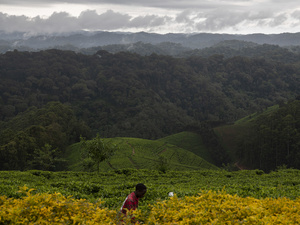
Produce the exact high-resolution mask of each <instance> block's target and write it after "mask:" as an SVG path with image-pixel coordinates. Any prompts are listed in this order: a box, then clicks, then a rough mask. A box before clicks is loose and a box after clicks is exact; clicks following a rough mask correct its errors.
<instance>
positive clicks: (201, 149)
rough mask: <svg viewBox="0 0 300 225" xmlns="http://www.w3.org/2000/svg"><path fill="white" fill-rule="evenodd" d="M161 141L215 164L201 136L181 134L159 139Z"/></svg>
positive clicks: (187, 133) (189, 133)
mask: <svg viewBox="0 0 300 225" xmlns="http://www.w3.org/2000/svg"><path fill="white" fill-rule="evenodd" d="M159 141H163V142H166V143H168V144H172V145H176V146H177V147H179V148H183V149H186V150H188V151H190V152H192V153H194V154H195V155H198V156H200V157H201V158H203V159H204V160H206V161H208V162H210V163H212V164H214V160H213V159H212V157H211V155H210V153H209V151H208V149H207V147H206V146H205V145H204V143H203V141H202V137H201V135H199V134H196V133H193V132H186V131H185V132H180V133H177V134H174V135H170V136H167V137H164V138H161V139H159Z"/></svg>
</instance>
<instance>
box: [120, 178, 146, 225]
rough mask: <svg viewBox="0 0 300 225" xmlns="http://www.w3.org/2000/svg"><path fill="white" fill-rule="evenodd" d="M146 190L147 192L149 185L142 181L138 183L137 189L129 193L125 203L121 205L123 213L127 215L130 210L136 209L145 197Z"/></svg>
mask: <svg viewBox="0 0 300 225" xmlns="http://www.w3.org/2000/svg"><path fill="white" fill-rule="evenodd" d="M146 192H147V187H146V186H145V185H144V184H142V183H139V184H137V185H136V186H135V191H134V192H132V193H131V194H129V195H128V196H127V198H126V199H125V201H124V202H123V205H122V207H121V212H122V214H123V215H125V216H126V214H127V212H128V211H130V210H136V209H137V208H138V205H139V199H140V198H143V197H144V195H145V194H146ZM132 220H133V221H134V220H135V218H134V217H133V218H132Z"/></svg>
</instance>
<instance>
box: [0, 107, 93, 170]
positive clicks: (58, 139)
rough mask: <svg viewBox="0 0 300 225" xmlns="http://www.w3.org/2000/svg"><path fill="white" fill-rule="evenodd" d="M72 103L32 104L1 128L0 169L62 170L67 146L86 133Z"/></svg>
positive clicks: (86, 130)
mask: <svg viewBox="0 0 300 225" xmlns="http://www.w3.org/2000/svg"><path fill="white" fill-rule="evenodd" d="M79 124H81V123H80V122H79V121H78V120H77V119H76V117H75V115H74V114H73V111H72V109H71V108H70V107H69V106H66V105H63V104H61V103H59V102H49V103H48V104H47V105H45V106H44V107H43V108H40V109H38V108H35V107H32V108H29V109H28V110H27V111H26V112H23V113H20V114H18V115H17V116H16V117H14V118H13V119H11V120H10V121H7V122H4V123H3V127H1V129H0V137H1V139H0V155H1V159H0V162H1V163H0V164H1V165H0V169H2V170H12V169H15V170H26V169H40V170H62V169H64V167H65V161H64V160H63V159H62V155H63V153H64V151H65V149H66V147H67V146H68V145H70V144H72V143H74V142H75V141H77V140H79V136H80V135H81V132H82V131H83V133H82V134H87V133H88V129H87V128H86V127H84V126H83V127H81V128H79V129H77V128H78V126H79Z"/></svg>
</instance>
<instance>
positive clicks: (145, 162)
mask: <svg viewBox="0 0 300 225" xmlns="http://www.w3.org/2000/svg"><path fill="white" fill-rule="evenodd" d="M102 141H103V142H104V144H106V143H109V144H112V145H114V146H117V149H116V151H115V152H114V155H112V156H111V157H110V158H109V160H106V161H103V162H100V163H99V169H100V171H110V170H116V169H130V168H131V169H159V168H161V169H163V170H199V169H200V170H204V169H214V170H216V169H218V167H216V166H214V165H213V164H211V163H209V162H207V161H206V160H204V159H203V158H201V157H199V156H198V155H195V154H194V153H192V152H191V151H189V150H188V149H183V148H179V147H177V146H175V145H171V144H168V143H166V142H164V141H161V140H156V141H153V140H146V139H139V138H109V139H102ZM87 142H88V141H87ZM79 145H80V144H78V143H77V144H74V145H72V146H70V147H69V148H68V150H67V152H66V153H67V154H66V155H67V157H66V160H67V161H68V164H69V166H68V169H69V170H73V171H83V169H84V166H87V168H86V169H88V170H92V171H93V170H96V168H95V167H93V166H94V165H95V164H94V163H92V164H91V160H93V158H91V159H88V160H87V161H86V162H83V161H82V158H81V153H80V148H79ZM85 163H86V164H85ZM89 165H90V166H89Z"/></svg>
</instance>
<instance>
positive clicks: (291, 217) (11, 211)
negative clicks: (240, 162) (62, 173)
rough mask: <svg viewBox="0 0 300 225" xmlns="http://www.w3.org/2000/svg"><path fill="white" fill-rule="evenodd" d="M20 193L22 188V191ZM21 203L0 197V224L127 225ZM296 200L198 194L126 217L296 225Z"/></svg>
mask: <svg viewBox="0 0 300 225" xmlns="http://www.w3.org/2000/svg"><path fill="white" fill-rule="evenodd" d="M24 189H25V188H24ZM31 191H32V190H29V191H27V192H26V194H27V196H25V197H22V198H21V199H17V200H15V199H7V198H6V197H5V196H0V223H1V224H24V223H26V224H29V223H30V224H31V223H32V224H120V221H121V220H122V221H123V223H122V224H132V221H131V219H130V217H129V216H128V217H127V218H124V217H121V216H122V215H120V214H119V213H118V211H117V210H111V209H108V208H105V207H103V206H102V205H101V201H99V202H97V203H90V202H88V201H86V200H83V199H80V200H75V199H73V198H72V197H64V196H62V195H61V194H59V193H55V194H47V193H43V194H36V195H31V193H30V192H31ZM299 210H300V199H297V200H290V199H288V198H280V199H272V198H266V199H260V200H258V199H255V198H251V197H247V198H241V197H238V196H236V195H234V196H233V195H229V194H226V193H225V192H224V191H223V192H212V191H203V192H200V193H199V194H198V195H197V196H191V197H188V196H186V197H183V198H178V197H177V196H176V195H175V197H171V198H170V199H167V200H163V201H162V200H158V201H157V202H156V203H155V204H154V205H149V210H147V211H143V210H140V209H138V210H137V211H136V212H131V213H129V215H132V216H134V217H135V221H136V223H137V224H140V223H141V224H153V225H154V224H299V222H300V215H299Z"/></svg>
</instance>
